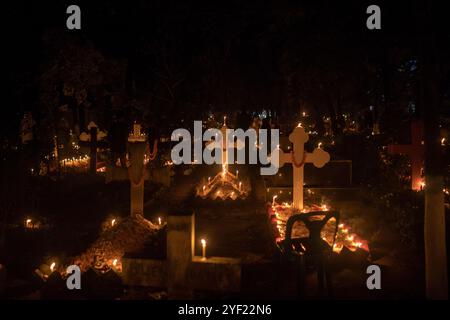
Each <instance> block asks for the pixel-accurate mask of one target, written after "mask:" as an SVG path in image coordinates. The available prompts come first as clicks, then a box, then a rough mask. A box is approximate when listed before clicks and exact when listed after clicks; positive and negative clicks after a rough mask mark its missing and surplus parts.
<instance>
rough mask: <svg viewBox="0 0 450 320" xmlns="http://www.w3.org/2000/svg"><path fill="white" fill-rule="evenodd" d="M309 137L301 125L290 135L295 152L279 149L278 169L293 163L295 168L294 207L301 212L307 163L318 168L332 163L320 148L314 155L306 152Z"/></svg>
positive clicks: (326, 153)
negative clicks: (304, 170)
mask: <svg viewBox="0 0 450 320" xmlns="http://www.w3.org/2000/svg"><path fill="white" fill-rule="evenodd" d="M308 139H309V135H308V134H307V133H306V132H305V129H304V128H303V127H301V126H300V125H299V126H297V127H296V128H295V129H294V131H292V133H291V134H290V135H289V141H291V142H292V144H293V147H294V148H293V151H292V152H288V153H285V152H283V150H281V149H278V152H279V162H278V167H279V168H281V167H282V166H283V165H284V164H285V163H291V164H292V166H293V180H292V187H293V190H294V201H293V206H294V207H295V208H297V209H299V210H302V209H303V168H304V165H305V163H312V164H314V166H315V167H317V168H322V167H323V166H324V165H325V164H326V163H327V162H329V161H330V154H329V153H328V152H326V151H324V150H322V149H321V148H320V147H318V148H315V149H314V151H313V152H312V153H309V152H306V151H305V143H306V142H307V141H308Z"/></svg>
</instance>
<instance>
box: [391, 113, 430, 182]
mask: <svg viewBox="0 0 450 320" xmlns="http://www.w3.org/2000/svg"><path fill="white" fill-rule="evenodd" d="M424 147H425V146H424V144H423V123H422V121H420V120H414V121H412V122H411V144H390V145H388V153H390V154H404V155H407V156H408V157H409V159H410V160H411V189H413V190H421V189H422V188H423V183H422V167H423V161H424V151H425V148H424Z"/></svg>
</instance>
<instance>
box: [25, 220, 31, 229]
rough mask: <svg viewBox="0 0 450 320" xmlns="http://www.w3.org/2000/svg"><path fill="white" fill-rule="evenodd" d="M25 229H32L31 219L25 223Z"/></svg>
mask: <svg viewBox="0 0 450 320" xmlns="http://www.w3.org/2000/svg"><path fill="white" fill-rule="evenodd" d="M25 227H27V228H31V219H27V220H26V221H25Z"/></svg>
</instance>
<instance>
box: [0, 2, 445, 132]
mask: <svg viewBox="0 0 450 320" xmlns="http://www.w3.org/2000/svg"><path fill="white" fill-rule="evenodd" d="M75 3H76V4H78V5H79V6H80V7H81V10H82V30H81V31H76V32H77V33H78V34H77V36H78V37H80V38H83V39H88V40H89V41H91V42H92V43H93V44H94V46H95V47H96V48H98V49H99V50H100V51H101V52H102V53H103V54H104V55H105V56H108V57H114V58H130V57H133V58H134V61H135V63H136V64H137V65H136V66H135V68H137V69H143V68H145V64H146V63H147V61H144V59H145V56H144V57H143V56H139V53H137V52H139V49H140V48H138V47H136V43H140V42H139V41H141V39H152V38H153V37H155V36H157V34H158V31H159V30H160V28H161V26H164V30H170V32H169V33H170V35H169V37H173V39H171V40H174V41H176V42H178V43H180V44H179V46H180V47H181V48H182V50H180V59H181V60H180V61H181V63H182V64H186V63H189V61H191V60H192V59H195V58H196V57H197V55H198V54H199V52H200V49H204V48H208V47H211V48H214V47H217V46H221V45H223V43H224V40H225V39H227V38H228V37H234V35H233V32H234V30H235V29H236V28H235V26H236V25H235V23H236V24H238V23H244V24H245V27H244V28H241V29H239V30H240V31H239V32H240V33H239V34H238V36H237V37H234V38H233V39H237V40H236V41H237V43H236V42H235V43H234V44H233V51H232V55H231V59H232V61H233V66H234V67H235V68H236V72H235V73H236V75H235V76H236V77H237V78H244V79H245V80H244V81H245V83H246V85H248V88H250V89H249V90H247V93H246V94H247V95H248V96H250V97H246V99H249V101H258V97H257V96H258V95H264V94H265V92H266V91H267V88H268V87H270V86H272V85H273V79H272V78H273V77H272V75H271V73H270V72H272V71H273V70H275V69H276V67H275V64H276V62H275V58H274V57H276V56H279V55H280V54H282V52H281V51H280V50H283V48H284V47H286V46H288V47H292V46H296V47H299V48H300V52H302V46H303V43H304V40H303V39H304V36H305V35H308V36H310V37H312V38H313V37H318V38H321V37H323V36H329V37H331V38H333V37H334V34H338V35H339V36H338V37H339V39H338V41H336V42H335V43H334V44H333V45H332V46H329V47H326V45H325V47H322V48H321V50H324V51H327V52H328V57H333V55H334V52H335V51H336V50H338V51H339V50H340V49H341V48H347V49H348V50H353V49H354V50H359V51H360V52H361V54H367V56H368V57H371V56H372V55H374V54H380V53H379V52H382V51H380V50H379V49H380V47H383V48H384V47H386V48H389V47H390V48H392V47H397V46H398V47H400V48H404V47H408V48H417V47H418V46H419V45H420V40H419V38H418V36H417V35H418V30H420V29H419V24H418V22H420V21H421V20H420V19H421V18H420V17H421V13H422V11H421V10H419V9H417V8H418V7H420V5H421V2H420V1H376V2H373V1H329V2H324V1H314V2H312V1H311V2H308V1H281V2H280V1H273V2H269V1H245V2H243V1H221V2H214V3H212V2H196V3H195V4H190V3H189V4H188V3H187V2H186V1H75V2H73V1H45V2H36V1H20V0H19V1H14V2H8V3H6V4H4V5H2V6H3V9H2V11H3V13H4V15H3V18H2V22H3V24H4V25H5V27H4V28H3V30H5V31H6V32H4V37H3V43H4V44H6V45H5V46H4V47H3V52H4V53H6V57H5V58H4V59H3V63H4V66H5V68H4V69H3V70H5V71H6V74H7V81H8V83H7V90H6V96H4V97H3V104H4V106H5V107H4V108H2V115H1V120H2V131H3V132H6V131H8V132H10V130H17V125H18V123H17V121H18V119H19V118H20V117H21V115H22V113H23V111H25V110H27V109H33V108H35V107H36V104H37V89H38V88H37V87H38V84H37V83H36V81H33V79H36V76H37V75H39V72H40V68H41V66H42V62H43V61H46V59H47V58H48V57H47V56H46V55H47V48H45V47H44V46H43V42H42V35H43V32H44V31H45V30H48V29H50V28H51V29H57V30H62V31H64V32H72V33H74V31H69V30H66V29H65V20H66V17H67V15H66V14H65V9H66V7H67V6H68V5H69V4H75ZM244 3H245V4H244ZM373 3H376V4H378V5H380V6H381V7H382V30H379V31H369V30H367V29H366V27H365V20H366V18H367V15H366V14H365V8H366V7H367V5H369V4H373ZM436 4H437V3H436ZM435 8H436V10H435V12H434V19H433V22H434V23H435V29H436V30H437V31H438V32H437V47H439V49H441V51H440V53H441V55H442V57H443V58H444V60H445V63H447V64H448V63H449V57H448V52H449V50H448V44H449V43H450V41H449V40H450V39H449V38H450V36H449V35H450V32H449V29H450V28H449V25H448V20H447V19H446V16H445V15H446V10H444V8H441V7H436V6H435ZM288 19H291V20H294V21H296V19H297V20H298V28H297V29H290V30H288V32H284V30H283V29H282V28H280V29H278V30H275V31H274V30H273V28H276V27H277V26H279V25H283V23H285V22H286V21H287V20H288ZM205 21H208V22H207V23H208V24H210V25H211V26H212V27H213V28H212V29H211V30H206V31H205V29H204V24H205ZM292 30H294V31H292ZM208 31H209V33H208ZM202 32H203V33H202ZM205 32H206V36H205V34H204V33H205ZM271 32H272V33H271ZM268 33H269V34H270V37H268V40H267V41H266V42H265V43H266V46H265V47H263V48H261V47H259V46H258V41H259V40H258V39H260V37H265V35H266V34H268ZM309 41H311V39H310V40H309ZM261 49H262V50H261ZM303 50H304V51H303V52H307V50H308V48H304V49H303ZM377 50H378V51H377ZM261 51H263V52H264V53H263V54H261ZM375 51H377V52H378V53H374V52H375ZM309 54H312V55H314V52H312V53H311V52H309ZM141 63H142V65H141ZM335 63H337V64H339V61H338V60H337V61H336V62H335ZM141 78H146V76H145V73H143V75H141ZM142 81H143V82H145V81H146V80H145V79H143V80H142ZM249 83H251V84H249ZM185 90H189V89H185ZM252 90H254V92H250V91H252ZM252 95H255V98H252V97H251V96H252ZM252 99H253V100H252ZM273 102H274V104H276V103H277V98H276V97H275V98H273Z"/></svg>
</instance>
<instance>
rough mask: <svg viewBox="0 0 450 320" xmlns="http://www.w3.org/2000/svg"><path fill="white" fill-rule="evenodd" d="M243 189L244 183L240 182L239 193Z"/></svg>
mask: <svg viewBox="0 0 450 320" xmlns="http://www.w3.org/2000/svg"><path fill="white" fill-rule="evenodd" d="M241 189H242V182H240V181H239V191H241Z"/></svg>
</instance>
